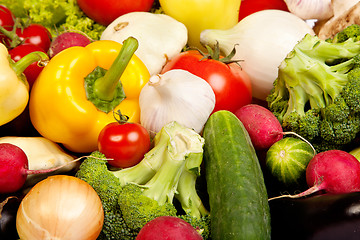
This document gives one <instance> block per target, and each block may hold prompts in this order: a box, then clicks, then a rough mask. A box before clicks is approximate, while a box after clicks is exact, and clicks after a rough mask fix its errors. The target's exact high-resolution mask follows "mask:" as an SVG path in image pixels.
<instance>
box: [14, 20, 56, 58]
mask: <svg viewBox="0 0 360 240" xmlns="http://www.w3.org/2000/svg"><path fill="white" fill-rule="evenodd" d="M16 34H17V35H18V36H19V37H20V40H22V41H24V43H31V44H33V45H36V46H38V47H41V48H42V49H44V51H45V52H47V51H48V50H49V47H50V44H51V39H52V38H51V34H50V32H49V30H48V29H47V28H46V27H44V26H42V25H40V24H36V23H32V24H30V25H29V26H27V27H25V28H24V29H21V28H18V29H16Z"/></svg>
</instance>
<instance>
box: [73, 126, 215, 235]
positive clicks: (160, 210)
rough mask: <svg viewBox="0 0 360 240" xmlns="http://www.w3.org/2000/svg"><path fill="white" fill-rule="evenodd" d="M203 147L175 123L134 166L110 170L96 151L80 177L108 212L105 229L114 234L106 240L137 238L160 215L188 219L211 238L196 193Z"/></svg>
mask: <svg viewBox="0 0 360 240" xmlns="http://www.w3.org/2000/svg"><path fill="white" fill-rule="evenodd" d="M203 145H204V139H203V138H202V137H201V136H200V135H199V134H197V133H196V132H195V131H193V130H192V129H189V128H187V127H184V126H182V125H180V124H179V123H177V122H171V123H168V124H166V125H165V126H164V127H163V128H162V130H161V131H160V132H159V133H157V135H156V136H155V138H154V147H153V148H152V149H151V150H150V151H149V152H148V153H146V154H145V156H144V158H143V160H142V161H141V162H140V163H139V164H137V165H135V166H133V167H129V168H125V169H109V168H108V166H107V164H106V160H101V159H100V160H96V159H94V157H93V155H95V156H97V157H99V158H105V156H104V155H102V154H101V153H99V152H94V153H92V157H90V158H88V159H86V160H85V161H84V162H83V163H82V164H81V165H80V169H79V171H78V172H77V173H76V176H77V177H79V178H80V179H82V180H84V181H86V182H88V183H89V184H90V185H91V186H93V188H94V189H95V191H96V192H97V193H98V195H99V196H100V198H101V200H102V201H103V207H104V211H105V215H106V212H107V211H108V213H109V214H108V215H109V216H110V217H109V218H106V219H105V222H104V228H103V231H102V234H103V235H105V236H106V237H107V236H109V237H108V238H105V239H114V238H111V237H112V236H113V235H115V236H117V239H135V238H134V234H135V236H136V234H137V233H138V232H139V231H140V229H141V228H142V227H143V226H144V225H145V224H146V223H147V222H149V221H151V220H152V219H154V218H156V217H159V216H179V217H181V218H183V219H184V220H185V219H187V220H188V222H189V223H190V224H191V225H192V226H194V228H196V229H198V231H199V232H200V233H201V234H202V236H203V237H204V239H206V238H207V237H208V236H209V226H208V223H209V221H210V216H209V212H208V211H207V210H206V208H205V207H204V205H203V204H202V201H201V199H200V197H199V195H198V193H197V190H196V179H197V177H198V176H199V175H200V165H201V163H202V156H203ZM94 161H95V162H96V163H95V164H94V163H93V162H94ZM175 198H176V199H178V200H179V201H178V202H179V204H178V205H179V206H177V205H176V204H175V201H174V200H175ZM110 230H111V231H112V232H109V231H110ZM111 234H113V235H111ZM122 236H123V237H122Z"/></svg>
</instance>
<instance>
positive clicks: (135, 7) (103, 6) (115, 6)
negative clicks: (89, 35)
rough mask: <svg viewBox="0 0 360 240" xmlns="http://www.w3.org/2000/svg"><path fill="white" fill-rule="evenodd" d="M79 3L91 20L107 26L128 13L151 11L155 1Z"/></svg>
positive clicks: (79, 0)
mask: <svg viewBox="0 0 360 240" xmlns="http://www.w3.org/2000/svg"><path fill="white" fill-rule="evenodd" d="M77 3H78V5H79V7H80V8H81V10H83V12H84V13H85V14H86V15H87V16H88V17H89V18H91V19H92V20H94V21H95V22H97V23H99V24H102V25H105V26H107V25H109V24H110V23H111V22H112V21H114V20H115V19H116V18H118V17H120V16H121V15H124V14H126V13H130V12H148V11H150V9H151V7H152V5H153V4H154V0H136V1H134V0H102V1H98V0H77Z"/></svg>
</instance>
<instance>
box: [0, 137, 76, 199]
mask: <svg viewBox="0 0 360 240" xmlns="http://www.w3.org/2000/svg"><path fill="white" fill-rule="evenodd" d="M79 159H80V158H78V159H75V160H73V161H70V162H74V161H77V160H79ZM70 162H68V163H66V164H64V165H62V166H59V167H55V168H50V169H44V170H29V169H28V165H29V163H28V158H27V156H26V154H25V152H24V151H23V150H22V149H21V148H19V147H18V146H16V145H14V144H11V143H0V194H2V193H13V192H16V191H18V190H20V189H21V187H22V186H23V185H24V183H25V181H26V177H27V176H28V175H30V174H40V173H48V172H53V171H55V170H58V169H59V168H61V167H63V166H65V165H67V164H69V163H70Z"/></svg>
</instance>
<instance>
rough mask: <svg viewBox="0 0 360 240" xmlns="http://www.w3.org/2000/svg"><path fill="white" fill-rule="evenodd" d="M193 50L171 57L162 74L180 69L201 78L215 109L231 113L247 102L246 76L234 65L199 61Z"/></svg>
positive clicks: (249, 92)
mask: <svg viewBox="0 0 360 240" xmlns="http://www.w3.org/2000/svg"><path fill="white" fill-rule="evenodd" d="M202 58H203V56H202V55H201V54H200V53H199V52H198V51H195V50H190V51H185V52H182V53H180V54H178V55H177V56H175V57H174V58H172V59H171V60H170V61H169V62H168V63H167V64H166V65H165V66H164V68H163V70H162V73H164V72H166V71H169V70H171V69H183V70H187V71H189V72H191V73H192V74H195V75H196V76H198V77H201V78H203V79H204V80H205V81H207V82H208V83H209V84H210V86H211V87H212V89H213V91H214V93H215V99H216V103H215V108H214V110H213V112H216V111H218V110H228V111H231V112H235V111H236V110H238V109H239V108H240V107H242V106H244V105H246V104H249V103H251V100H252V95H251V82H250V78H249V76H248V75H247V74H246V73H245V72H244V71H242V69H241V67H240V66H239V65H237V64H236V63H231V64H225V63H222V62H220V61H218V60H214V59H203V60H201V59H202Z"/></svg>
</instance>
